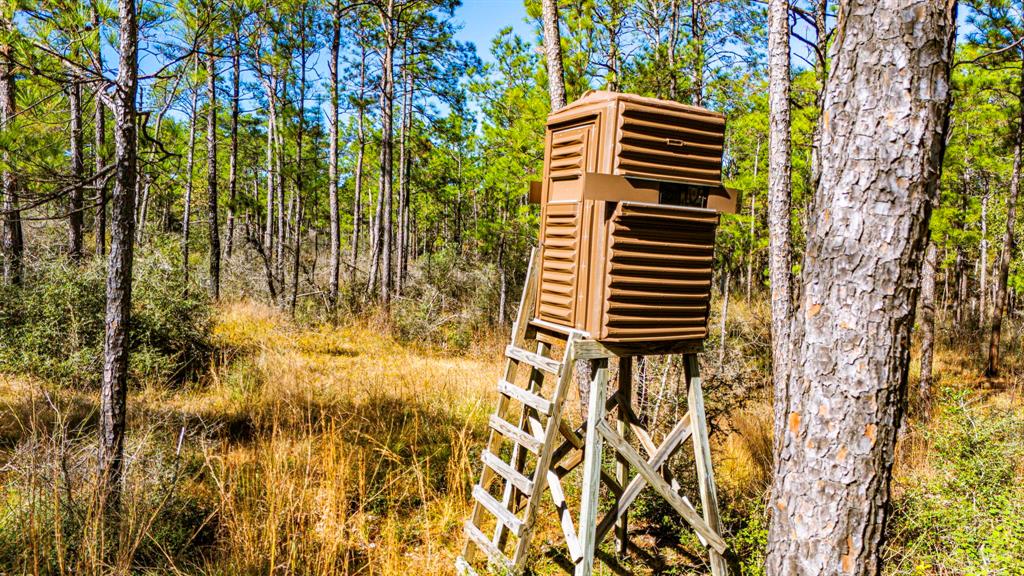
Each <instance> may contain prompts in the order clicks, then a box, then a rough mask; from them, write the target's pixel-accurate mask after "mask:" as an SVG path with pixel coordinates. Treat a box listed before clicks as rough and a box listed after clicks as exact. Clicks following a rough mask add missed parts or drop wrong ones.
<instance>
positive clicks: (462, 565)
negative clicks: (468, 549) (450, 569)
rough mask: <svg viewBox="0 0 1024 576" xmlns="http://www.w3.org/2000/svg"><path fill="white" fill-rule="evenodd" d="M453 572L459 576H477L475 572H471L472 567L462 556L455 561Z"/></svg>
mask: <svg viewBox="0 0 1024 576" xmlns="http://www.w3.org/2000/svg"><path fill="white" fill-rule="evenodd" d="M455 571H456V572H457V573H458V574H459V576H478V575H477V573H476V570H473V567H472V566H470V565H469V562H466V559H465V558H463V557H462V556H459V557H458V558H456V559H455Z"/></svg>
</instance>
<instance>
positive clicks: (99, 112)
mask: <svg viewBox="0 0 1024 576" xmlns="http://www.w3.org/2000/svg"><path fill="white" fill-rule="evenodd" d="M97 3H98V0H92V3H91V4H90V11H91V16H92V25H93V29H95V30H99V29H100V25H101V22H100V15H99V10H98V8H97ZM97 38H98V40H97V42H98V43H99V45H97V46H96V53H95V54H93V59H95V61H96V63H97V66H98V68H99V69H98V70H96V73H97V75H98V76H101V77H102V76H103V47H102V43H103V34H99V35H97ZM100 90H102V88H97V89H96V91H97V97H96V99H95V100H96V101H95V108H94V109H93V125H94V128H93V161H94V166H95V170H96V173H97V174H98V173H99V172H100V170H103V165H104V164H105V158H104V157H103V155H104V149H105V148H106V146H107V142H106V138H107V135H106V132H107V126H106V124H107V120H106V118H107V117H106V109H105V107H104V105H103V101H102V99H100V98H99V91H100ZM104 182H105V180H100V181H99V182H96V195H97V196H98V198H99V202H97V204H96V220H95V222H94V223H93V227H94V228H95V229H94V231H93V232H94V234H95V235H96V255H97V256H100V257H102V256H106V255H107V187H106V186H105V185H104Z"/></svg>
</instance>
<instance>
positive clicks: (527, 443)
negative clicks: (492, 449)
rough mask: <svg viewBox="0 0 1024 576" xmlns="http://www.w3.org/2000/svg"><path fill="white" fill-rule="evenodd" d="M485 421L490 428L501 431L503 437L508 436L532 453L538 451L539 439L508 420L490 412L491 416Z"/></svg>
mask: <svg viewBox="0 0 1024 576" xmlns="http://www.w3.org/2000/svg"><path fill="white" fill-rule="evenodd" d="M487 423H488V425H490V427H491V429H492V430H494V431H496V432H499V433H501V435H502V436H504V437H505V438H508V439H509V440H511V441H513V442H515V443H516V444H519V445H520V446H522V447H523V448H526V449H527V450H529V451H530V452H533V453H534V454H538V453H540V448H541V445H542V443H541V441H540V440H538V439H537V438H536V437H534V436H533V435H532V434H530V433H529V432H526V431H524V430H521V429H520V428H519V427H517V426H516V425H514V424H512V423H511V422H509V421H508V420H505V419H504V418H499V417H498V416H495V415H494V414H491V417H490V419H488V421H487Z"/></svg>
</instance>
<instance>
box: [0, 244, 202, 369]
mask: <svg viewBox="0 0 1024 576" xmlns="http://www.w3.org/2000/svg"><path fill="white" fill-rule="evenodd" d="M103 264H104V263H103V262H102V261H101V260H99V259H93V260H89V261H86V262H83V263H82V264H81V265H73V264H71V263H70V262H68V261H66V260H58V261H52V262H46V263H40V264H38V265H36V267H34V268H32V269H31V270H30V272H29V274H28V276H27V278H26V280H25V283H24V286H22V287H20V288H19V287H10V286H7V287H0V371H6V372H16V373H25V374H32V375H35V376H38V377H41V378H44V379H47V380H51V381H54V382H58V383H62V384H69V385H76V386H82V385H84V386H89V385H95V384H96V383H98V382H99V380H100V377H101V374H102V367H103V365H102V362H103V334H104V317H105V305H106V304H105V303H106V299H105V295H106V275H105V268H104V265H103ZM134 278H135V280H134V283H133V296H132V324H131V332H130V346H131V349H132V357H131V370H132V376H133V377H134V378H158V379H161V380H166V381H182V380H184V379H186V378H189V377H191V376H193V375H194V374H195V373H196V372H197V371H198V370H201V369H202V368H203V367H204V366H205V364H206V362H207V360H208V359H209V356H210V353H211V351H212V347H211V344H210V331H211V326H212V319H211V308H210V304H209V302H208V300H207V299H206V297H205V296H204V295H203V293H202V291H201V290H197V289H191V290H188V291H186V290H184V285H183V283H182V278H181V272H180V265H178V263H176V262H174V261H173V259H172V258H169V257H167V256H166V255H165V254H163V253H162V252H160V251H158V250H152V251H147V252H140V253H139V254H138V255H137V256H136V260H135V273H134Z"/></svg>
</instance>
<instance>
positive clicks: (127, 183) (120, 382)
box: [99, 0, 139, 512]
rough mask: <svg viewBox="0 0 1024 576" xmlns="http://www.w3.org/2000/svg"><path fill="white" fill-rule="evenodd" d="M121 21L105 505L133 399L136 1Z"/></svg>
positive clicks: (116, 487)
mask: <svg viewBox="0 0 1024 576" xmlns="http://www.w3.org/2000/svg"><path fill="white" fill-rule="evenodd" d="M118 17H119V21H120V31H119V42H118V44H119V46H118V48H119V50H118V52H119V54H120V61H119V64H118V73H117V83H116V86H115V91H114V102H115V107H114V115H115V116H114V147H115V160H116V162H117V169H116V170H117V171H116V175H115V177H114V192H113V195H112V200H113V206H112V209H111V224H112V227H111V234H110V260H109V261H108V263H107V304H106V334H105V337H104V343H103V387H102V390H101V393H100V450H99V472H100V482H101V486H102V488H103V490H102V494H103V495H104V502H103V505H104V509H105V511H106V512H114V511H116V510H117V509H118V508H119V507H120V498H119V493H120V486H121V476H122V473H123V471H124V437H125V412H126V403H127V397H128V331H129V327H130V325H131V300H132V253H133V251H134V240H135V230H134V227H135V205H134V204H135V184H136V181H137V180H138V174H137V172H136V170H137V165H136V161H137V149H136V146H137V139H136V132H137V130H136V111H135V98H136V92H137V91H138V34H139V28H138V22H137V19H136V18H137V17H136V8H135V0H119V1H118Z"/></svg>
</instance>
